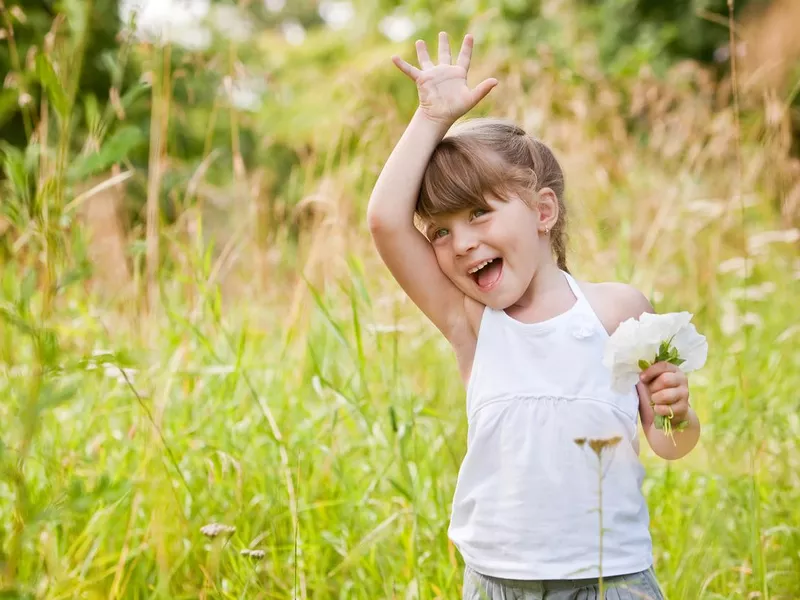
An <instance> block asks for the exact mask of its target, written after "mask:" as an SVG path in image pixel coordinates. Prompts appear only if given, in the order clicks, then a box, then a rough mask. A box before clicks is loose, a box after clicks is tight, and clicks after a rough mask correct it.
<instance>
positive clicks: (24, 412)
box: [0, 44, 800, 600]
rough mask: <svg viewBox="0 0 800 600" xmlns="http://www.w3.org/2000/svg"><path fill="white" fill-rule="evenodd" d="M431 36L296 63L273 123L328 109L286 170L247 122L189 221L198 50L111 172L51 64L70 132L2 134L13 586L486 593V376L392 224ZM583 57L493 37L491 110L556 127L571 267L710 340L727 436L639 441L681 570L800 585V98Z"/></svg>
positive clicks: (697, 388) (139, 594)
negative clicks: (472, 430)
mask: <svg viewBox="0 0 800 600" xmlns="http://www.w3.org/2000/svg"><path fill="white" fill-rule="evenodd" d="M409 50H410V46H409V47H408V48H405V47H401V46H391V45H389V44H385V45H383V46H379V47H375V48H372V49H371V51H370V52H369V53H364V54H362V55H359V58H360V60H359V61H355V60H353V61H350V62H343V63H342V64H340V65H338V66H337V68H336V69H335V70H334V71H333V74H331V75H329V76H328V77H327V78H326V79H324V80H323V82H322V83H314V84H313V85H312V83H311V82H312V81H316V80H317V76H318V73H314V72H311V71H310V70H309V71H307V72H306V71H303V72H300V71H298V72H297V73H294V74H291V76H292V77H295V78H296V81H298V82H299V84H300V85H301V86H302V84H303V83H304V81H305V80H304V78H306V79H307V81H306V83H307V86H306V88H307V89H306V91H305V93H304V95H301V96H300V97H297V98H294V99H293V100H292V102H289V103H287V104H286V105H285V106H284V107H283V109H282V110H284V111H285V112H284V113H280V112H276V116H275V120H276V121H279V122H278V123H276V124H275V131H274V132H273V133H274V135H275V137H276V138H278V139H284V138H286V137H290V134H291V128H292V123H305V125H304V127H305V128H304V129H303V131H304V133H303V135H305V136H306V137H305V138H304V139H306V140H307V144H306V151H305V153H304V154H302V155H301V158H300V161H299V164H297V165H295V166H293V167H292V169H291V174H290V176H289V177H288V180H287V181H288V182H287V184H286V185H285V186H284V187H283V188H282V191H281V193H280V194H278V195H276V196H272V195H270V194H268V193H267V192H265V190H267V189H268V186H266V185H264V183H263V182H264V179H265V178H268V177H269V171H268V170H267V169H265V168H262V167H261V166H259V165H245V164H243V163H242V162H241V161H239V162H237V160H236V159H237V156H239V154H237V152H238V149H237V146H236V138H235V137H234V138H233V140H234V141H233V142H232V144H231V146H230V147H228V148H226V149H225V151H226V152H228V153H229V154H230V164H229V167H230V171H231V173H232V174H233V176H232V179H231V181H230V182H229V183H228V184H226V186H225V187H220V188H216V187H214V188H212V187H211V186H210V185H209V186H204V169H205V168H206V167H207V166H208V163H209V162H211V161H213V160H222V159H219V158H218V156H216V155H214V149H213V148H212V149H211V152H209V155H208V160H207V161H204V162H201V163H200V164H199V165H198V166H196V168H195V169H194V171H193V173H192V177H191V178H190V179H189V180H188V182H187V183H186V184H185V185H184V186H183V187H182V188H180V190H179V191H180V194H179V195H180V198H181V200H180V202H178V203H177V204H176V206H177V207H178V211H177V215H176V217H175V218H174V219H173V220H171V221H170V222H169V223H164V222H161V221H160V220H159V219H157V218H150V217H151V216H152V215H153V214H155V215H157V211H158V190H159V186H160V185H162V183H163V182H162V179H163V175H164V173H166V172H167V171H168V170H169V169H170V168H171V163H170V160H169V152H170V148H169V146H168V144H167V143H166V141H164V140H163V139H162V133H163V130H162V129H161V127H162V126H163V127H164V128H166V127H167V125H168V123H169V121H170V119H175V118H177V117H176V116H175V115H174V114H172V113H171V110H172V109H171V91H170V90H171V80H170V79H169V77H170V73H168V72H163V71H158V70H155V71H154V73H155V74H156V76H155V78H154V81H155V82H156V83H155V84H154V85H153V86H152V88H151V89H150V90H149V91H148V93H150V94H151V95H152V104H151V110H152V111H153V114H154V115H157V117H155V116H154V119H153V123H155V124H154V125H153V126H152V127H151V130H150V136H151V137H150V163H149V169H148V170H147V171H146V172H145V173H141V172H139V173H136V174H134V173H133V172H132V171H133V170H134V169H133V168H132V167H131V166H130V165H129V164H127V163H126V162H125V160H124V159H121V160H114V161H111V162H113V163H114V165H113V166H112V165H108V169H106V170H105V171H104V172H103V173H102V175H101V176H98V177H95V178H94V179H92V180H91V181H88V182H87V181H84V180H83V179H82V178H80V177H77V176H76V177H75V178H73V179H70V169H71V167H72V166H74V164H73V162H72V161H73V160H74V156H73V155H72V154H71V153H72V152H73V150H72V149H71V140H72V137H71V135H72V133H71V128H70V115H71V114H73V111H77V110H78V108H77V106H78V105H77V104H76V100H75V94H74V93H72V92H70V87H69V86H68V85H65V84H63V83H61V82H60V80H59V77H60V74H59V73H57V71H56V70H53V71H52V76H51V72H50V71H49V70H48V69H47V65H46V64H44V65H40V66H39V70H38V72H39V73H40V74H44V75H43V76H44V78H45V79H46V87H47V89H48V92H49V95H48V99H47V100H46V101H43V104H42V106H41V107H40V111H41V112H40V114H42V115H47V118H46V119H43V120H42V121H40V127H42V125H41V123H44V124H45V125H44V127H45V129H44V130H43V131H42V130H41V129H40V130H39V134H38V137H37V139H36V140H35V142H32V143H31V144H30V145H29V146H28V147H27V148H25V149H22V150H14V149H9V148H4V153H3V157H4V159H3V160H4V163H3V164H4V168H5V173H6V180H5V181H4V182H3V183H4V186H5V187H4V196H3V199H2V202H3V204H4V208H5V209H6V210H5V211H4V213H3V214H5V217H4V220H3V221H1V222H0V231H1V232H2V235H5V236H6V240H8V243H7V246H6V252H5V253H4V254H3V255H2V258H1V259H0V260H1V261H2V263H1V264H2V272H0V282H1V283H0V285H1V289H2V297H1V298H0V423H2V427H0V468H1V469H2V471H0V472H1V473H2V478H0V567H2V569H1V570H2V572H3V575H2V577H3V579H2V586H0V589H2V590H4V591H2V592H0V597H2V598H37V599H38V598H41V599H48V600H55V599H67V598H86V599H95V598H96V599H100V598H104V599H105V598H131V599H139V598H264V599H268V598H269V599H273V598H274V599H284V598H285V599H289V598H296V599H303V600H305V599H312V598H313V599H328V598H337V599H345V598H346V599H351V598H352V599H360V598H364V599H367V598H369V599H375V598H393V599H414V598H420V599H434V598H443V599H444V598H447V599H451V598H459V597H460V595H459V594H460V589H461V577H462V567H463V563H462V562H461V558H460V556H459V555H458V553H457V551H456V550H455V548H454V547H453V546H452V545H451V544H450V543H449V542H448V539H447V535H446V530H447V525H448V519H449V509H450V502H451V499H452V494H453V490H454V485H455V479H456V476H457V472H458V467H459V464H460V461H461V458H462V457H463V454H464V452H465V449H466V415H465V406H464V390H463V387H462V385H461V383H460V381H459V377H458V371H457V368H456V364H455V361H454V360H453V358H452V357H451V355H450V352H449V349H448V347H447V345H446V343H445V341H444V340H443V339H442V338H441V336H440V335H439V334H438V333H437V332H436V331H435V329H433V328H432V326H430V325H429V324H428V323H427V322H426V321H425V320H424V318H423V316H422V314H421V313H420V312H419V311H418V310H417V309H416V308H415V307H414V306H413V305H412V304H411V303H410V302H409V301H408V300H407V299H406V298H405V297H404V295H403V294H402V292H401V290H400V289H399V288H398V287H397V286H396V284H395V283H394V282H393V281H392V280H391V278H390V276H389V274H388V271H387V270H386V269H385V268H384V267H383V265H382V264H381V262H380V261H379V259H378V256H377V254H376V252H375V251H374V249H373V247H372V244H371V240H370V238H369V234H368V231H367V228H366V223H365V218H364V217H365V208H366V202H367V200H368V197H369V193H370V189H371V185H372V184H373V183H374V181H375V178H376V177H377V174H378V172H379V170H380V168H381V165H382V161H383V160H385V158H386V157H387V156H388V153H389V152H390V151H391V148H392V145H393V143H394V142H395V141H396V139H397V138H398V137H399V136H400V134H401V133H402V130H403V127H404V125H405V123H406V122H407V120H408V119H409V118H410V116H411V113H412V111H413V99H414V98H413V93H414V90H413V89H411V90H408V89H405V88H403V86H405V85H406V82H405V81H404V80H403V78H402V75H401V74H400V73H399V72H397V71H396V70H393V67H392V66H391V63H390V61H389V57H390V56H391V52H395V51H396V52H400V53H404V54H405V55H406V56H407V57H408V51H409ZM579 51H580V52H581V55H580V59H579V60H578V59H576V60H575V62H573V63H570V64H569V65H568V67H565V66H564V64H563V62H562V61H561V60H559V57H558V55H557V54H554V53H553V52H549V51H548V48H547V47H544V46H543V47H541V48H539V52H538V53H537V55H536V56H535V57H530V56H528V57H520V56H517V55H515V54H514V52H513V51H511V50H510V49H508V48H504V47H491V46H489V47H485V48H481V49H480V53H478V51H476V59H475V62H474V67H473V73H474V75H473V77H474V80H475V81H478V80H480V79H481V78H483V77H486V76H489V75H494V76H497V77H498V79H499V80H500V85H499V86H498V88H497V89H496V90H495V91H494V92H492V94H491V95H490V97H489V98H488V99H487V102H486V103H485V104H483V105H481V107H480V108H479V109H478V110H477V111H476V113H475V114H493V115H501V116H505V117H509V118H513V119H515V120H517V121H518V122H519V123H520V124H521V125H522V126H524V127H526V128H528V129H529V130H531V131H535V132H536V135H537V136H539V137H541V138H542V139H544V140H545V141H547V142H548V143H549V144H550V145H551V146H552V147H553V148H554V149H555V151H556V153H557V155H558V156H559V158H560V159H561V161H562V164H563V166H564V169H565V172H566V176H567V205H568V206H569V209H570V211H571V223H570V228H569V234H570V243H569V260H568V262H569V265H570V269H571V271H572V272H573V274H575V275H576V276H577V277H578V278H583V279H587V280H591V281H601V280H612V279H613V280H620V281H625V282H629V283H631V284H633V285H635V286H637V287H638V288H639V289H641V290H642V291H643V292H644V293H645V294H646V295H647V296H648V297H649V298H650V299H651V300H652V302H653V304H654V305H655V307H656V309H657V310H658V311H659V312H670V311H679V310H687V311H690V312H692V313H693V314H694V315H695V323H696V324H697V327H698V329H699V331H700V332H701V333H703V334H705V335H706V336H707V338H708V341H709V348H710V351H709V358H708V362H707V364H706V366H705V367H704V368H703V369H702V370H701V371H699V372H697V373H696V374H692V376H691V377H690V386H691V392H692V404H693V406H694V407H695V409H696V410H697V412H698V414H699V416H700V418H701V421H702V423H703V433H702V438H701V441H700V444H699V445H698V447H697V448H696V449H695V450H694V451H693V452H692V453H691V454H690V455H689V456H688V457H686V458H685V459H683V460H681V461H678V462H675V463H668V462H665V461H663V460H661V459H659V458H658V457H655V456H654V455H653V454H652V453H650V452H649V449H647V448H646V444H645V445H644V448H643V451H642V461H643V463H644V464H645V466H646V468H647V477H646V480H645V484H644V492H645V494H646V497H647V501H648V504H649V507H650V511H651V530H652V534H653V540H654V549H655V559H656V564H655V567H656V571H657V573H658V576H659V579H660V582H661V584H662V587H663V589H664V592H665V594H666V596H667V597H668V598H669V599H670V600H696V599H698V600H699V599H702V600H712V599H726V600H727V599H739V598H742V599H745V598H746V599H751V598H760V599H763V600H766V599H772V600H779V599H781V600H791V599H794V598H800V475H798V473H800V448H798V440H799V439H800V394H799V392H798V390H800V323H798V319H797V317H798V302H797V298H798V297H800V255H799V254H798V248H799V247H800V230H798V226H800V222H799V221H798V214H800V163H799V162H798V160H797V158H796V157H793V156H792V151H791V137H790V133H789V130H788V126H787V123H788V118H789V116H788V113H789V111H788V102H787V101H786V99H785V98H780V97H777V96H774V95H770V94H762V93H758V92H757V91H755V92H754V91H753V90H748V89H746V86H745V83H746V81H745V82H744V83H743V81H744V80H743V81H737V80H736V78H733V79H730V78H726V79H725V80H724V81H722V82H721V83H718V82H715V81H714V79H713V78H712V77H710V76H709V74H708V73H707V72H706V71H705V70H703V69H702V68H700V67H698V66H696V65H693V64H690V63H681V64H677V65H675V66H674V67H673V68H671V69H670V70H669V71H668V72H667V73H665V74H664V75H659V76H656V75H655V74H654V73H652V72H648V70H647V69H641V70H640V71H638V72H637V73H636V74H635V75H625V77H610V76H606V75H604V74H603V73H602V71H601V69H599V67H598V65H597V57H596V56H595V55H593V54H592V51H591V46H581V47H580V48H579V49H578V50H576V53H577V52H579ZM150 52H154V53H155V54H154V56H155V58H154V59H153V60H154V63H153V64H158V60H160V58H163V55H162V54H158V52H157V51H155V50H152V49H151V50H150ZM160 52H166V51H165V50H161V51H160ZM281 52H286V53H287V54H288V53H291V52H294V51H293V50H291V49H286V50H280V49H278V50H275V54H274V56H278V57H280V56H281ZM309 52H310V51H309ZM54 60H55V59H54ZM274 60H280V58H274ZM287 60H288V59H287ZM295 64H296V63H295ZM288 76H289V75H287V77H288ZM159 81H160V83H159ZM320 90H322V91H323V92H324V94H322V95H323V96H324V98H323V99H320V98H319V97H320V95H321V93H320ZM397 90H402V91H397ZM323 100H324V101H325V102H326V104H327V107H326V109H325V111H324V112H322V113H320V112H319V111H318V110H317V111H316V112H313V114H311V112H307V113H302V112H299V111H302V110H306V111H311V107H310V106H309V104H310V103H311V102H312V101H314V102H316V104H314V105H313V107H314V108H315V109H319V107H320V103H321V102H322V101H323ZM221 110H227V109H221ZM276 111H277V109H276ZM290 113H291V114H290ZM106 117H108V115H106V116H105V117H104V118H106ZM110 118H113V115H112V116H111V117H110ZM230 119H232V121H233V122H234V124H235V116H234V113H233V111H232V112H231V116H230ZM99 122H102V120H100V121H99ZM308 123H311V124H308ZM48 124H49V125H48ZM123 141H124V140H123ZM116 142H117V143H118V144H119V143H121V142H120V140H119V139H117V140H116ZM122 146H124V143H123V144H122ZM102 148H108V146H103V147H102ZM117 150H118V148H116V149H115V148H114V147H112V148H111V149H108V150H101V154H102V152H103V151H106V152H107V156H106V158H108V157H110V156H113V155H114V152H116V151H117ZM91 154H92V153H91V152H87V151H86V149H85V148H84V149H83V150H82V152H81V154H80V156H82V157H86V156H91ZM226 160H227V159H226ZM101 162H102V161H101ZM132 177H143V178H144V182H145V184H146V185H145V187H146V189H147V191H148V197H147V206H146V211H147V212H146V215H148V218H147V219H146V226H144V225H140V226H138V227H130V228H126V227H124V226H120V225H119V222H118V220H117V215H116V214H115V213H114V211H113V210H112V211H110V212H109V210H108V207H109V206H112V207H113V206H116V204H115V203H117V202H121V201H124V197H125V185H126V181H127V179H128V178H132ZM153 198H155V200H154V199H153ZM215 198H216V200H215ZM120 199H122V200H120ZM212 200H213V201H212ZM12 207H13V209H12ZM151 211H154V212H151ZM120 257H121V258H120ZM88 269H91V271H89V270H88ZM212 524H216V525H217V526H216V527H208V526H209V525H212ZM595 534H596V532H587V535H595Z"/></svg>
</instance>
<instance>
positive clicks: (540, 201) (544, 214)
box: [536, 187, 559, 233]
mask: <svg viewBox="0 0 800 600" xmlns="http://www.w3.org/2000/svg"><path fill="white" fill-rule="evenodd" d="M536 211H537V213H538V214H539V222H538V224H537V226H538V228H539V231H541V232H542V233H544V232H545V231H552V230H553V227H555V225H556V223H558V212H559V211H558V197H557V196H556V193H555V192H554V191H553V190H551V189H550V188H548V187H546V188H542V189H540V190H539V191H538V192H537V198H536Z"/></svg>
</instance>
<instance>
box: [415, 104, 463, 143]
mask: <svg viewBox="0 0 800 600" xmlns="http://www.w3.org/2000/svg"><path fill="white" fill-rule="evenodd" d="M412 121H415V122H417V123H419V124H421V125H423V126H425V127H430V128H431V129H432V130H433V131H436V132H437V133H439V134H440V135H441V137H444V135H445V134H446V133H447V131H448V130H449V129H450V128H451V127H452V126H453V124H454V123H455V120H453V119H444V118H439V117H433V116H431V115H429V114H428V113H427V112H425V109H423V108H422V107H421V106H418V107H417V110H416V111H415V112H414V116H413V117H412Z"/></svg>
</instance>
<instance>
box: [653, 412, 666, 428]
mask: <svg viewBox="0 0 800 600" xmlns="http://www.w3.org/2000/svg"><path fill="white" fill-rule="evenodd" d="M666 422H667V417H665V416H664V415H656V416H655V419H653V423H655V426H656V429H664V426H665V425H666Z"/></svg>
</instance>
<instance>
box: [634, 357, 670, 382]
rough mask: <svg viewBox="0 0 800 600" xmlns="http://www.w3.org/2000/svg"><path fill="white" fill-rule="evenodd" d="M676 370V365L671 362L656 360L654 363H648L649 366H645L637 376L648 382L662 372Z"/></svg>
mask: <svg viewBox="0 0 800 600" xmlns="http://www.w3.org/2000/svg"><path fill="white" fill-rule="evenodd" d="M677 370H678V367H676V366H675V365H673V364H672V363H668V362H664V361H662V362H657V363H655V364H653V365H650V366H649V367H647V369H645V370H644V371H642V374H641V375H639V378H640V379H641V380H642V381H643V382H644V383H650V382H651V381H653V379H655V378H656V377H658V376H659V375H661V374H662V373H669V372H673V373H674V372H675V371H677Z"/></svg>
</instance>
